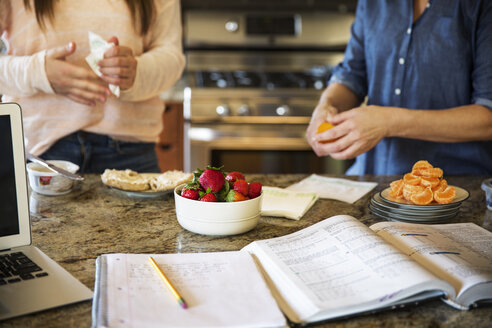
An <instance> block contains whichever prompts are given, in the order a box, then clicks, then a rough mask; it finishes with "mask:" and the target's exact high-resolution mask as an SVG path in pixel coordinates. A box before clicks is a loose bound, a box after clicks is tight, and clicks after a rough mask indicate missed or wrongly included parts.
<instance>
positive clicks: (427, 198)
mask: <svg viewBox="0 0 492 328" xmlns="http://www.w3.org/2000/svg"><path fill="white" fill-rule="evenodd" d="M433 200H434V194H433V192H432V190H431V189H430V188H424V190H423V191H421V192H417V193H413V194H411V196H410V201H411V202H413V203H415V204H417V205H427V204H430V203H431V202H432V201H433Z"/></svg>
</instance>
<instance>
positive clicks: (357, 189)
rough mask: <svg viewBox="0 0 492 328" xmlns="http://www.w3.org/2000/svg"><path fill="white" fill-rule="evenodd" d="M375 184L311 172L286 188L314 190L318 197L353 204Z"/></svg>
mask: <svg viewBox="0 0 492 328" xmlns="http://www.w3.org/2000/svg"><path fill="white" fill-rule="evenodd" d="M377 185H378V184H377V183H376V182H359V181H353V180H348V179H339V178H328V177H323V176H320V175H316V174H312V175H310V176H309V177H307V178H305V179H303V180H301V181H299V182H298V183H295V184H293V185H290V186H289V187H287V188H286V189H288V190H292V191H299V192H302V191H304V192H315V193H316V194H317V195H318V196H319V197H320V198H329V199H336V200H341V201H342V202H346V203H350V204H353V203H355V202H356V201H357V200H359V199H360V198H362V197H363V196H364V195H365V194H367V193H368V192H369V191H371V190H372V189H374V187H376V186H377Z"/></svg>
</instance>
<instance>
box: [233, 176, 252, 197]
mask: <svg viewBox="0 0 492 328" xmlns="http://www.w3.org/2000/svg"><path fill="white" fill-rule="evenodd" d="M232 189H234V190H235V191H237V192H240V193H241V194H243V195H244V196H248V183H247V182H246V180H236V182H234V184H233V185H232Z"/></svg>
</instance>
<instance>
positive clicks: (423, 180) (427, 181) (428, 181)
mask: <svg viewBox="0 0 492 328" xmlns="http://www.w3.org/2000/svg"><path fill="white" fill-rule="evenodd" d="M439 183H440V180H439V178H427V177H420V184H421V185H422V186H424V187H430V188H434V187H436V186H438V185H439Z"/></svg>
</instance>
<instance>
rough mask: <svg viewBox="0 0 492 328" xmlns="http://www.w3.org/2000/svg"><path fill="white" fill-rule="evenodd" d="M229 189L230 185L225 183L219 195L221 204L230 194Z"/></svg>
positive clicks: (218, 198)
mask: <svg viewBox="0 0 492 328" xmlns="http://www.w3.org/2000/svg"><path fill="white" fill-rule="evenodd" d="M226 182H227V181H226ZM229 189H230V186H229V183H224V186H223V187H222V188H221V189H220V190H219V192H218V193H217V200H218V201H219V202H223V201H225V199H226V196H227V193H229Z"/></svg>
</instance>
